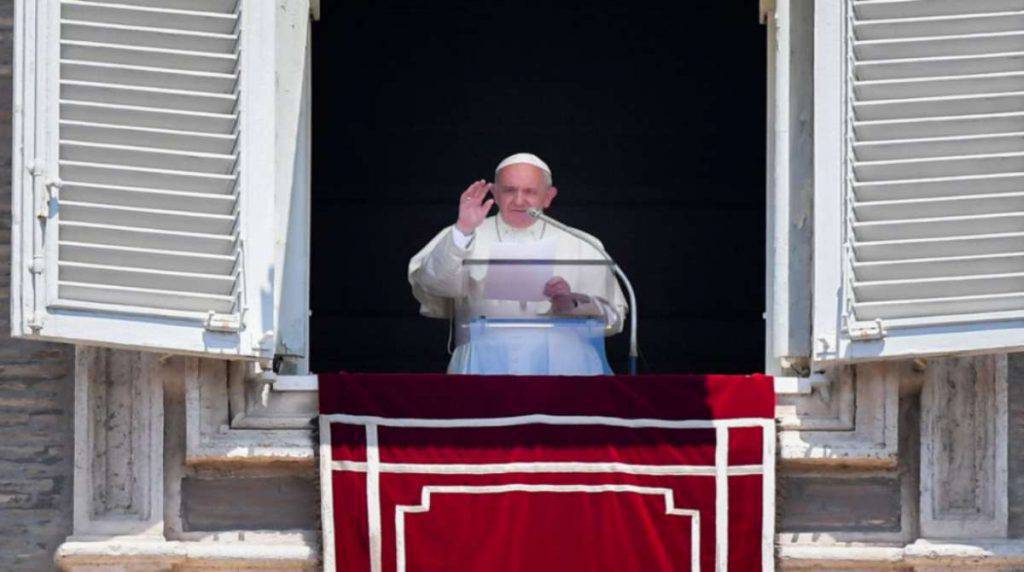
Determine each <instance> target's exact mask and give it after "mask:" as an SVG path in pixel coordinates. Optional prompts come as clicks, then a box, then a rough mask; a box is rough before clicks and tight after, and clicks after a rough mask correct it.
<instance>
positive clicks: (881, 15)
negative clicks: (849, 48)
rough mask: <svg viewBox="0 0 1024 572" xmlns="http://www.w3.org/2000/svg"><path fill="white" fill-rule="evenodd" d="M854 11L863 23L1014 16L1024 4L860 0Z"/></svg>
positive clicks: (1014, 0)
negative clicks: (974, 14) (980, 14)
mask: <svg viewBox="0 0 1024 572" xmlns="http://www.w3.org/2000/svg"><path fill="white" fill-rule="evenodd" d="M853 11H854V14H856V16H857V18H858V19H860V20H885V19H892V18H914V17H927V16H949V15H953V14H967V13H972V12H1013V11H1024V0H971V1H970V2H964V0H859V1H856V2H853Z"/></svg>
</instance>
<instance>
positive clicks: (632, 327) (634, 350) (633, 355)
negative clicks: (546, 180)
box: [526, 207, 640, 375]
mask: <svg viewBox="0 0 1024 572" xmlns="http://www.w3.org/2000/svg"><path fill="white" fill-rule="evenodd" d="M526 214H528V215H530V216H531V217H533V218H535V219H537V220H542V221H544V222H546V223H548V224H550V225H551V226H553V227H555V228H557V229H559V230H562V231H565V232H567V233H569V234H571V235H572V236H575V237H576V238H578V239H580V240H582V241H583V242H585V243H587V244H589V245H590V246H592V247H594V250H596V251H597V252H598V253H600V254H601V256H603V257H604V258H605V260H607V261H608V262H610V263H611V266H612V272H614V273H615V275H616V276H618V277H619V279H620V280H622V284H623V285H624V286H625V287H626V294H627V295H628V296H629V374H630V375H636V361H637V357H638V356H639V354H640V351H639V346H638V345H637V341H636V338H637V332H636V328H637V315H638V314H639V312H637V308H636V292H634V291H633V284H632V283H631V282H630V281H629V278H627V277H626V273H625V272H623V271H622V268H619V265H618V263H616V262H615V260H614V259H612V257H611V255H610V254H608V253H607V252H606V251H605V249H603V248H601V245H600V244H598V242H597V241H596V240H594V238H593V237H590V236H587V235H586V234H584V233H582V232H580V231H578V230H576V229H575V228H573V227H571V226H569V225H567V224H565V223H563V222H561V221H559V220H557V219H555V218H552V217H550V216H548V215H546V214H544V211H542V210H540V209H538V208H533V207H531V208H528V209H526Z"/></svg>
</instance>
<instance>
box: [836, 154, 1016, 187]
mask: <svg viewBox="0 0 1024 572" xmlns="http://www.w3.org/2000/svg"><path fill="white" fill-rule="evenodd" d="M853 170H854V174H855V175H856V177H857V180H858V181H880V180H886V181H899V180H907V179H916V178H919V177H962V176H970V175H984V174H991V173H1019V172H1024V153H1002V154H995V155H970V156H962V157H928V158H923V159H899V160H894V161H858V162H856V163H854V167H853Z"/></svg>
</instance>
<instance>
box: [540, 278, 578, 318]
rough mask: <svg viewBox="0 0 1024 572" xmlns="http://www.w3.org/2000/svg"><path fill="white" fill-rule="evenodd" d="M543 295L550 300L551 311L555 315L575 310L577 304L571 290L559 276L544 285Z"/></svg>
mask: <svg viewBox="0 0 1024 572" xmlns="http://www.w3.org/2000/svg"><path fill="white" fill-rule="evenodd" d="M544 295H545V296H547V297H548V298H550V299H551V309H552V310H553V311H554V312H556V313H566V312H571V311H573V310H574V309H576V304H577V302H576V301H575V298H574V296H573V293H572V288H571V287H570V286H569V283H568V282H566V281H565V278H562V277H561V276H555V277H554V278H552V279H551V280H548V282H547V284H545V285H544Z"/></svg>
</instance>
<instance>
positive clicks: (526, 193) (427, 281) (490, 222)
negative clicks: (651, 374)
mask: <svg viewBox="0 0 1024 572" xmlns="http://www.w3.org/2000/svg"><path fill="white" fill-rule="evenodd" d="M557 195H558V189H557V188H556V187H555V186H554V185H553V178H552V174H551V169H550V167H548V165H547V164H546V163H545V162H544V161H542V160H541V159H540V158H539V157H537V156H536V155H533V154H531V153H517V154H515V155H511V156H509V157H507V158H506V159H504V160H503V161H501V162H500V163H499V164H498V166H497V168H496V169H495V173H494V182H493V183H489V182H487V181H485V180H478V181H475V182H473V183H472V184H470V185H469V187H467V188H466V190H465V191H463V192H462V194H461V196H460V197H459V210H458V218H457V220H456V221H455V223H454V224H453V225H451V226H449V227H447V228H445V229H443V230H441V232H439V233H438V234H437V235H436V236H435V237H434V238H433V240H431V241H430V242H429V243H428V244H427V245H426V246H425V247H423V248H422V249H421V250H420V251H419V252H418V253H416V255H415V256H413V257H412V260H410V261H409V283H410V284H411V286H412V293H413V296H415V297H416V299H417V300H418V301H419V303H420V313H421V314H422V315H424V316H427V317H432V318H447V319H454V321H455V324H456V327H455V342H456V348H455V351H454V352H453V354H452V359H451V362H450V363H449V367H448V371H449V373H549V374H599V373H606V371H605V372H603V371H602V369H601V366H600V363H598V361H597V360H596V356H594V355H592V354H593V352H592V351H588V348H586V347H583V346H581V345H580V344H576V343H571V341H570V340H569V338H564V337H563V338H559V337H558V336H557V333H556V332H552V333H550V334H547V336H546V337H541V336H537V335H534V336H532V339H524V338H522V336H520V337H519V338H517V341H511V342H510V341H508V340H506V341H503V342H501V343H498V344H494V343H489V344H482V343H471V342H472V340H471V335H470V327H469V324H470V323H472V321H473V319H475V318H480V317H486V318H528V317H537V316H550V317H562V318H579V319H587V318H590V319H591V320H590V323H594V322H595V321H596V322H597V323H599V324H600V325H601V326H600V327H601V329H602V332H601V333H603V334H604V335H606V336H608V335H613V334H616V333H619V332H620V331H622V327H623V320H624V317H625V316H626V311H627V305H626V302H625V297H624V296H623V294H622V291H621V289H620V288H619V286H618V283H617V282H616V281H615V279H614V277H613V276H612V273H611V271H610V270H609V268H608V267H607V266H602V265H574V264H573V263H572V261H577V260H590V261H593V260H600V259H603V255H602V254H601V252H600V251H598V250H596V249H595V248H594V247H593V246H591V245H590V244H588V243H587V242H586V241H584V240H581V239H580V238H577V237H576V236H573V235H572V234H570V233H568V232H565V231H564V230H561V229H559V228H556V227H555V226H553V225H549V224H547V223H546V222H544V221H543V220H538V219H537V218H535V217H533V216H531V215H530V214H529V212H528V211H529V210H530V209H539V210H542V211H543V210H544V209H547V208H549V207H550V206H551V203H552V202H553V201H554V199H555V197H556V196H557ZM494 205H497V206H498V214H497V215H495V216H489V214H490V211H491V210H492V208H493V207H494ZM574 230H575V229H574ZM577 232H580V234H584V233H582V232H581V231H577ZM584 235H585V234H584ZM585 236H587V237H588V238H591V239H592V241H593V242H594V243H596V244H597V245H599V246H601V243H600V241H598V240H597V239H596V238H593V237H591V236H590V235H585ZM497 244H501V247H498V246H495V245H497ZM510 245H522V247H524V248H529V247H531V246H533V247H538V248H539V247H541V245H544V246H545V247H546V248H548V249H550V250H552V251H553V252H554V258H555V259H556V260H558V261H563V260H564V261H566V263H565V264H557V265H555V266H553V267H552V268H553V270H552V272H551V274H552V275H553V277H552V278H551V279H550V280H548V281H547V282H546V283H545V284H544V285H543V288H542V292H541V294H542V295H541V296H537V298H540V300H537V301H524V300H503V299H493V297H492V296H488V295H486V294H482V293H481V289H480V288H475V287H474V286H479V284H480V283H482V282H486V277H481V276H477V275H474V274H473V273H474V272H484V273H486V266H484V267H482V268H481V267H478V268H475V269H474V268H471V267H467V266H466V265H465V264H464V261H466V260H481V259H482V260H487V259H489V258H491V251H492V250H498V249H499V248H515V246H510ZM602 249H603V246H602ZM474 278H480V280H474ZM542 280H543V279H542ZM538 289H540V287H539V286H538ZM530 299H533V298H530ZM484 351H486V352H488V353H490V354H494V353H495V352H496V353H497V354H500V356H497V357H498V358H499V359H498V360H497V362H500V363H501V364H503V365H502V366H501V367H502V368H503V369H507V370H508V371H497V372H496V371H486V372H483V371H479V369H480V367H479V366H475V365H474V364H479V363H481V359H480V358H481V357H482V356H481V355H480V353H481V352H484ZM538 352H542V353H543V354H544V356H545V360H544V364H545V365H543V366H537V365H536V363H537V360H536V354H538ZM487 357H489V358H494V357H495V355H490V356H487ZM602 359H603V358H602ZM487 361H489V362H491V363H497V362H495V360H493V359H489V360H487ZM531 364H532V365H531ZM538 367H541V368H542V369H543V370H544V371H536V370H537V368H538Z"/></svg>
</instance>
